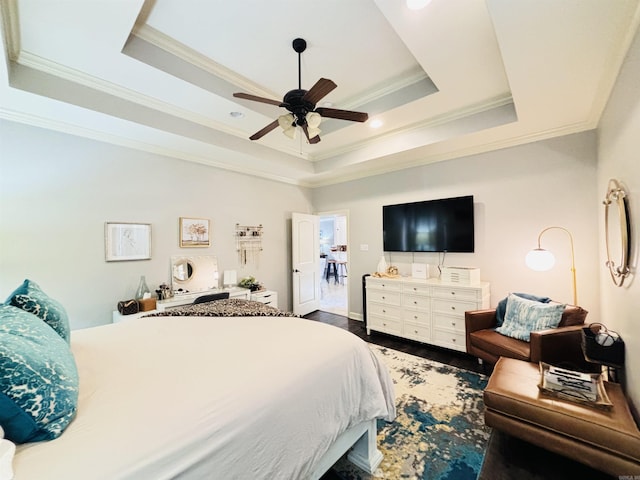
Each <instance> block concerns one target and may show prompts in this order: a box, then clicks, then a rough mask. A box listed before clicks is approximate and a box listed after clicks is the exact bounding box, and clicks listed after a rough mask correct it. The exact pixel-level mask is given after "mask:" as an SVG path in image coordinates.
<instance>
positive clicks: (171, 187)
mask: <svg viewBox="0 0 640 480" xmlns="http://www.w3.org/2000/svg"><path fill="white" fill-rule="evenodd" d="M0 142H1V144H2V155H1V158H0V272H1V276H0V292H3V295H5V296H7V295H9V293H10V292H11V291H13V289H14V288H16V286H17V285H18V284H19V283H21V282H22V281H23V280H24V279H25V278H30V279H32V280H34V281H36V282H37V283H39V284H40V286H41V287H42V288H43V289H44V290H45V292H47V293H48V294H50V295H51V296H52V297H54V298H56V299H58V300H60V301H61V302H62V303H63V305H65V306H66V307H67V309H68V311H69V315H70V317H71V322H72V327H73V328H84V327H89V326H93V325H98V324H103V323H109V322H111V312H112V311H113V310H114V309H115V308H116V304H117V302H118V300H123V299H127V298H131V297H133V295H134V293H135V289H136V287H137V285H138V281H139V279H140V276H141V275H145V276H146V279H147V283H148V285H149V287H150V288H151V289H155V288H157V286H158V285H159V284H160V283H162V282H169V280H170V277H169V259H170V257H171V255H180V254H187V255H215V256H217V257H218V266H219V269H220V270H223V269H237V270H238V277H239V278H240V277H243V276H246V275H253V276H255V277H256V278H257V279H258V280H260V281H261V282H263V283H264V284H265V286H266V287H268V288H270V289H273V290H276V291H278V301H279V306H280V307H281V308H288V307H290V305H291V296H290V290H291V288H290V284H291V282H290V271H291V269H290V253H289V249H290V244H291V242H290V231H291V221H290V219H291V210H292V208H295V211H298V212H304V213H309V212H310V211H311V206H310V201H309V193H308V191H306V190H305V189H302V188H299V187H295V186H290V185H285V184H281V183H276V182H272V181H268V180H263V179H259V178H254V177H249V176H245V175H240V174H236V173H232V172H226V171H222V170H217V169H214V168H211V167H207V166H204V165H199V164H195V163H189V162H183V161H179V160H174V159H169V158H165V157H162V156H158V155H153V154H148V153H143V152H139V151H136V150H131V149H127V148H122V147H117V146H113V145H108V144H104V143H101V142H97V141H93V140H88V139H83V138H78V137H74V136H70V135H66V134H62V133H56V132H52V131H48V130H43V129H39V128H35V127H29V126H25V125H21V124H17V123H12V122H6V121H2V122H0ZM181 216H186V217H203V218H209V219H210V220H211V231H212V246H211V247H210V248H189V249H185V248H182V249H181V248H179V246H178V221H179V217H181ZM106 221H114V222H141V223H151V224H152V259H151V260H147V261H135V262H109V263H106V262H105V260H104V222H106ZM236 223H240V224H242V225H257V224H262V225H263V226H264V237H263V248H264V250H263V252H262V255H261V258H260V261H259V264H257V265H247V266H246V267H243V266H241V265H240V264H239V262H238V256H237V253H236V246H235V237H234V231H235V224H236Z"/></svg>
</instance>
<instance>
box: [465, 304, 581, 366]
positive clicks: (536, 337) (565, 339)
mask: <svg viewBox="0 0 640 480" xmlns="http://www.w3.org/2000/svg"><path fill="white" fill-rule="evenodd" d="M587 313H588V312H587V311H586V310H584V309H583V308H581V307H578V306H573V305H567V306H566V307H565V309H564V311H563V312H562V317H561V319H560V323H559V324H558V326H557V328H547V329H544V330H538V331H532V332H531V335H530V340H529V341H528V342H527V341H524V340H519V339H516V338H512V337H509V336H506V335H503V334H501V333H498V332H496V330H495V328H496V326H497V318H496V309H495V308H494V309H485V310H475V311H468V312H465V324H466V343H467V353H469V354H471V355H473V356H475V357H478V359H482V360H483V361H485V362H487V363H489V364H491V365H494V364H495V363H496V362H497V361H498V359H499V358H500V357H509V358H515V359H518V360H524V361H527V362H533V363H538V362H541V361H543V362H547V363H552V364H570V365H573V366H575V367H576V368H582V369H585V370H590V369H591V368H589V367H590V365H589V364H588V363H587V362H586V361H585V360H584V355H583V354H582V347H581V337H582V333H581V331H582V326H583V324H584V322H585V319H586V317H587ZM591 367H592V366H591Z"/></svg>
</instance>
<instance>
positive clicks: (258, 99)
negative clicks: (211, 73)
mask: <svg viewBox="0 0 640 480" xmlns="http://www.w3.org/2000/svg"><path fill="white" fill-rule="evenodd" d="M233 96H234V97H236V98H244V99H245V100H253V101H254V102H261V103H268V104H269V105H276V106H277V107H280V106H281V105H282V102H281V101H280V100H272V99H270V98H264V97H258V96H257V95H251V94H250V93H242V92H239V93H234V94H233Z"/></svg>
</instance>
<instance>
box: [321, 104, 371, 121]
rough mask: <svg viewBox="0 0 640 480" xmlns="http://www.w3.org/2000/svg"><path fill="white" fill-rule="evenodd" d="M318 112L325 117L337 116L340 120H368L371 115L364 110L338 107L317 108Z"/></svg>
mask: <svg viewBox="0 0 640 480" xmlns="http://www.w3.org/2000/svg"><path fill="white" fill-rule="evenodd" d="M315 111H316V113H319V114H320V115H321V116H323V117H327V118H337V119H339V120H349V121H351V122H366V121H367V119H368V118H369V115H368V114H367V113H364V112H352V111H351V110H340V109H338V108H323V107H320V108H316V110H315Z"/></svg>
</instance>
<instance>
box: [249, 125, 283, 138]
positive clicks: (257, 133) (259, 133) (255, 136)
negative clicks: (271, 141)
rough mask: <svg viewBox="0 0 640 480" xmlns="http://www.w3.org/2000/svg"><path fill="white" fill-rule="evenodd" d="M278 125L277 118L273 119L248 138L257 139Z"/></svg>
mask: <svg viewBox="0 0 640 480" xmlns="http://www.w3.org/2000/svg"><path fill="white" fill-rule="evenodd" d="M277 126H278V120H274V121H273V122H271V123H270V124H269V125H267V126H266V127H264V128H263V129H262V130H258V131H257V132H256V133H254V134H253V135H251V136H250V137H249V140H258V139H259V138H262V137H264V136H265V135H266V134H267V133H269V132H270V131H271V130H273V129H274V128H276V127H277Z"/></svg>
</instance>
